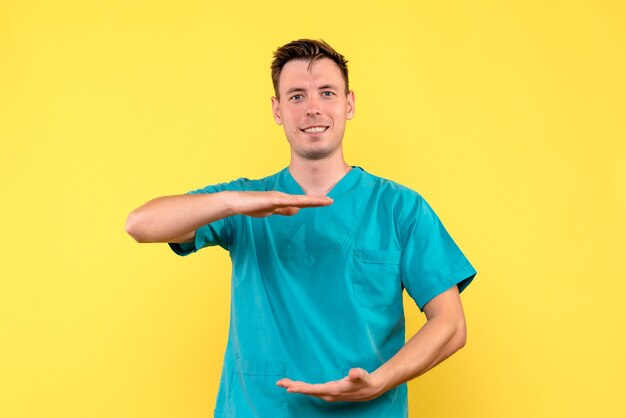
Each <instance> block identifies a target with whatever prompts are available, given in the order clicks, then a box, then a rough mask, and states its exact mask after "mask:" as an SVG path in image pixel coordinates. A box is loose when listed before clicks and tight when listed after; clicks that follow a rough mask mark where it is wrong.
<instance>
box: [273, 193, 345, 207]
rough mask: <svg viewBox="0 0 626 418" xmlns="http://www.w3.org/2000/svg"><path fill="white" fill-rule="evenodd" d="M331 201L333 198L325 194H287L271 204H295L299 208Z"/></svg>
mask: <svg viewBox="0 0 626 418" xmlns="http://www.w3.org/2000/svg"><path fill="white" fill-rule="evenodd" d="M332 203H333V199H331V198H330V197H327V196H306V195H304V196H295V195H293V196H288V197H284V198H277V199H276V200H275V201H274V202H273V204H274V206H278V207H281V206H283V207H284V206H295V207H299V208H310V207H318V206H328V205H330V204H332Z"/></svg>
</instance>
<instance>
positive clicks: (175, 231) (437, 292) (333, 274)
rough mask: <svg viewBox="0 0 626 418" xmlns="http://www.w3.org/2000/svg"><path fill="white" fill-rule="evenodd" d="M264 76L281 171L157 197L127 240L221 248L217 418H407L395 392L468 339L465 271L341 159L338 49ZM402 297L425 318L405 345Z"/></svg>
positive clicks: (325, 48)
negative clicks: (227, 303) (283, 146)
mask: <svg viewBox="0 0 626 418" xmlns="http://www.w3.org/2000/svg"><path fill="white" fill-rule="evenodd" d="M272 79H273V83H274V89H275V94H276V96H275V97H272V109H273V114H274V119H275V120H276V123H278V124H279V125H282V126H283V128H284V131H285V135H286V137H287V140H288V141H289V144H290V147H291V161H290V164H289V166H288V167H287V168H284V169H283V170H281V171H280V172H278V173H276V174H274V175H271V176H269V177H266V178H263V179H260V180H248V179H245V178H240V179H238V180H235V181H231V182H227V183H220V184H216V185H211V186H207V187H204V188H202V189H198V190H194V191H191V192H189V193H187V194H184V195H177V196H166V197H160V198H156V199H154V200H151V201H150V202H148V203H146V204H145V205H143V206H141V207H139V208H137V209H135V210H134V211H133V212H132V213H131V214H130V215H129V217H128V220H127V223H126V230H127V231H128V233H129V234H130V235H131V236H133V237H134V238H135V239H136V240H137V241H138V242H168V243H169V245H170V246H171V248H172V250H173V251H174V252H176V253H177V254H179V255H187V254H190V253H192V252H195V251H197V250H199V249H201V248H204V247H207V246H213V245H219V246H221V247H223V248H225V249H227V250H228V251H229V252H230V256H231V259H232V263H233V273H232V292H231V297H232V301H231V323H230V331H229V336H228V344H227V348H226V353H225V356H224V365H223V369H222V378H221V382H220V389H219V393H218V397H217V404H216V409H215V416H216V417H237V418H239V417H262V418H265V417H269V418H273V417H298V418H301V417H302V418H308V417H359V418H364V417H372V418H381V417H385V418H390V417H406V416H408V412H407V408H408V407H407V388H406V384H405V382H407V381H408V380H410V379H413V378H414V377H417V376H419V375H421V374H423V373H425V372H426V371H427V370H429V369H431V368H432V367H434V366H435V365H437V364H438V363H440V362H441V361H443V360H445V359H446V358H447V357H449V356H450V355H452V354H453V353H454V352H455V351H457V350H458V349H460V348H461V347H463V345H464V344H465V339H466V336H465V332H466V331H465V318H464V313H463V308H462V305H461V300H460V297H459V293H460V292H461V291H462V290H463V289H465V287H466V286H467V285H468V284H469V283H470V282H471V281H472V279H473V278H474V275H475V274H476V270H475V269H474V268H473V267H472V265H471V264H470V263H469V261H468V260H467V259H466V258H465V257H464V255H463V254H462V252H461V251H460V249H459V248H458V247H457V246H456V244H455V243H454V241H453V240H452V238H451V237H450V236H449V235H448V233H447V232H446V230H445V228H444V227H443V225H442V224H441V222H440V221H439V219H438V217H437V215H436V214H435V213H434V212H433V210H432V209H431V208H430V207H429V205H428V204H427V203H426V201H425V200H424V199H423V198H422V197H421V196H420V195H419V194H418V193H416V192H414V191H412V190H410V189H408V188H406V187H403V186H401V185H399V184H397V183H394V182H392V181H390V180H386V179H383V178H380V177H377V176H374V175H372V174H370V173H367V172H366V171H365V170H363V169H362V168H360V167H358V166H350V165H348V164H346V162H345V160H344V157H343V152H342V139H343V135H344V130H345V124H346V121H347V120H348V119H352V117H353V115H354V106H355V97H354V92H352V91H350V90H349V88H348V71H347V67H346V60H345V59H344V57H343V56H342V55H341V54H339V53H337V52H336V51H335V50H333V49H332V48H331V47H330V46H329V45H328V44H326V43H325V42H323V41H314V40H308V39H301V40H298V41H294V42H291V43H288V44H286V45H284V46H282V47H280V48H279V49H278V50H277V51H276V52H275V53H274V61H273V63H272ZM281 215H282V216H281ZM403 289H406V290H407V292H408V293H409V295H410V296H411V297H412V298H413V299H414V300H415V302H416V303H417V305H418V307H419V308H420V310H421V311H423V312H425V314H426V317H427V319H428V321H427V322H426V324H425V325H424V326H423V327H422V328H421V329H420V330H419V332H418V333H417V334H416V335H415V336H413V337H412V338H411V339H410V340H409V341H408V342H406V344H405V341H404V311H403V307H402V291H403Z"/></svg>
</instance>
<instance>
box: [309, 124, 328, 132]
mask: <svg viewBox="0 0 626 418" xmlns="http://www.w3.org/2000/svg"><path fill="white" fill-rule="evenodd" d="M325 130H326V127H324V126H314V127H312V128H307V129H305V130H304V132H307V133H318V132H324V131H325Z"/></svg>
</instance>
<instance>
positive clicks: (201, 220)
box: [126, 191, 333, 242]
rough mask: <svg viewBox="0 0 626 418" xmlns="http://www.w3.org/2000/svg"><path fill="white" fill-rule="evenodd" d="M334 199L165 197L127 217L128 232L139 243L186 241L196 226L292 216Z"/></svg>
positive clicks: (220, 195) (212, 195)
mask: <svg viewBox="0 0 626 418" xmlns="http://www.w3.org/2000/svg"><path fill="white" fill-rule="evenodd" d="M332 202H333V200H332V199H331V198H329V197H317V196H307V195H289V194H285V193H281V192H273V191H272V192H238V191H224V192H217V193H202V194H184V195H176V196H163V197H157V198H156V199H152V200H150V201H149V202H147V203H146V204H144V205H143V206H140V207H138V208H137V209H135V210H133V211H132V212H131V213H130V214H129V215H128V218H127V219H126V232H128V234H129V235H130V236H132V237H133V238H134V239H135V240H136V241H137V242H187V241H191V240H192V239H193V237H194V235H195V230H196V229H197V228H199V227H201V226H202V225H206V224H209V223H211V222H215V221H217V220H219V219H223V218H226V217H227V216H232V215H236V214H242V215H247V216H253V217H265V216H270V215H286V216H290V215H294V214H296V213H297V212H298V211H299V210H300V208H304V207H315V206H327V205H330V204H331V203H332Z"/></svg>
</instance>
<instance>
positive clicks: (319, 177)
mask: <svg viewBox="0 0 626 418" xmlns="http://www.w3.org/2000/svg"><path fill="white" fill-rule="evenodd" d="M351 168H352V167H351V166H350V165H348V164H347V163H346V162H345V161H344V159H343V154H342V153H341V152H338V153H336V155H334V156H329V157H328V158H325V159H322V160H305V159H302V158H300V157H298V156H297V155H293V154H292V156H291V163H290V164H289V172H290V173H291V176H292V177H293V178H294V180H296V181H297V182H298V184H299V185H300V187H301V188H302V190H304V192H305V193H306V194H307V195H312V196H326V195H327V194H328V192H330V190H331V189H332V188H333V187H334V186H335V184H337V183H338V182H339V180H341V179H342V178H343V176H345V175H346V173H347V172H348V171H350V169H351Z"/></svg>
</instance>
